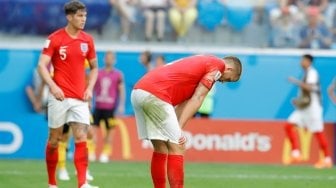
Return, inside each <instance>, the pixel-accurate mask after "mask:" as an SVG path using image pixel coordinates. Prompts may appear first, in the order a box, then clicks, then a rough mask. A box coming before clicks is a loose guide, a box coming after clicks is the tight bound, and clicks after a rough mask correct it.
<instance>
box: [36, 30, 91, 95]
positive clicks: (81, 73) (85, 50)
mask: <svg viewBox="0 0 336 188" xmlns="http://www.w3.org/2000/svg"><path fill="white" fill-rule="evenodd" d="M42 53H43V54H46V55H48V56H50V57H51V63H52V65H53V67H54V76H53V79H54V81H55V83H56V84H57V85H58V86H59V87H60V88H61V89H62V91H63V92H64V95H65V97H66V98H77V99H80V100H82V99H83V97H84V91H85V88H86V79H85V59H88V60H91V59H94V58H96V50H95V47H94V43H93V38H92V37H91V36H90V35H89V34H87V33H85V32H84V31H81V32H80V33H79V34H78V36H77V38H76V39H74V38H71V37H70V36H69V35H68V33H67V32H66V31H65V29H64V28H62V29H59V30H57V31H55V32H54V33H52V34H51V35H49V37H48V39H47V40H46V43H45V46H44V48H43V51H42Z"/></svg>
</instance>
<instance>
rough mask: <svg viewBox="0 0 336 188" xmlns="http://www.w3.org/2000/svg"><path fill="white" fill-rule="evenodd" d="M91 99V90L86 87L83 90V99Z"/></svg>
mask: <svg viewBox="0 0 336 188" xmlns="http://www.w3.org/2000/svg"><path fill="white" fill-rule="evenodd" d="M91 99H92V91H91V90H90V89H86V90H85V92H84V96H83V100H84V101H90V100H91Z"/></svg>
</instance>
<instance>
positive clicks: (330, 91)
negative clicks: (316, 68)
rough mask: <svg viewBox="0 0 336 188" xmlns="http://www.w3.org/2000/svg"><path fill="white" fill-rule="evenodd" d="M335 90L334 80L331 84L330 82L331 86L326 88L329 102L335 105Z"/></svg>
mask: <svg viewBox="0 0 336 188" xmlns="http://www.w3.org/2000/svg"><path fill="white" fill-rule="evenodd" d="M335 90H336V78H335V79H334V81H333V82H331V84H330V85H329V87H328V95H329V97H330V100H331V101H332V102H333V103H334V104H336V94H335Z"/></svg>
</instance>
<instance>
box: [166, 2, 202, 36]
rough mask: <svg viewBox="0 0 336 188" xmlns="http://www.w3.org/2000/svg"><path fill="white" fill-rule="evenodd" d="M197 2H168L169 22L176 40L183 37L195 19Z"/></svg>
mask: <svg viewBox="0 0 336 188" xmlns="http://www.w3.org/2000/svg"><path fill="white" fill-rule="evenodd" d="M196 3H197V0H170V4H171V8H170V9H169V20H170V23H171V24H172V26H173V28H174V30H175V32H176V33H177V38H181V37H184V36H185V35H186V34H187V32H188V30H189V28H190V27H191V26H192V25H193V24H194V22H195V20H196V18H197V9H196Z"/></svg>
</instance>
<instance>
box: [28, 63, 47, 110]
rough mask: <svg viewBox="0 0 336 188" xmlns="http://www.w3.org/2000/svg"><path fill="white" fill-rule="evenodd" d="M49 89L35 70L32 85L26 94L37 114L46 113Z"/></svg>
mask: <svg viewBox="0 0 336 188" xmlns="http://www.w3.org/2000/svg"><path fill="white" fill-rule="evenodd" d="M48 92H49V88H48V87H47V85H46V84H45V83H44V81H43V80H42V78H41V77H40V75H39V74H38V72H37V69H34V72H33V80H32V84H31V85H28V86H27V87H26V94H27V96H28V99H29V101H30V102H31V104H32V106H33V109H34V111H35V112H44V111H45V109H46V107H47V98H48Z"/></svg>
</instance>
